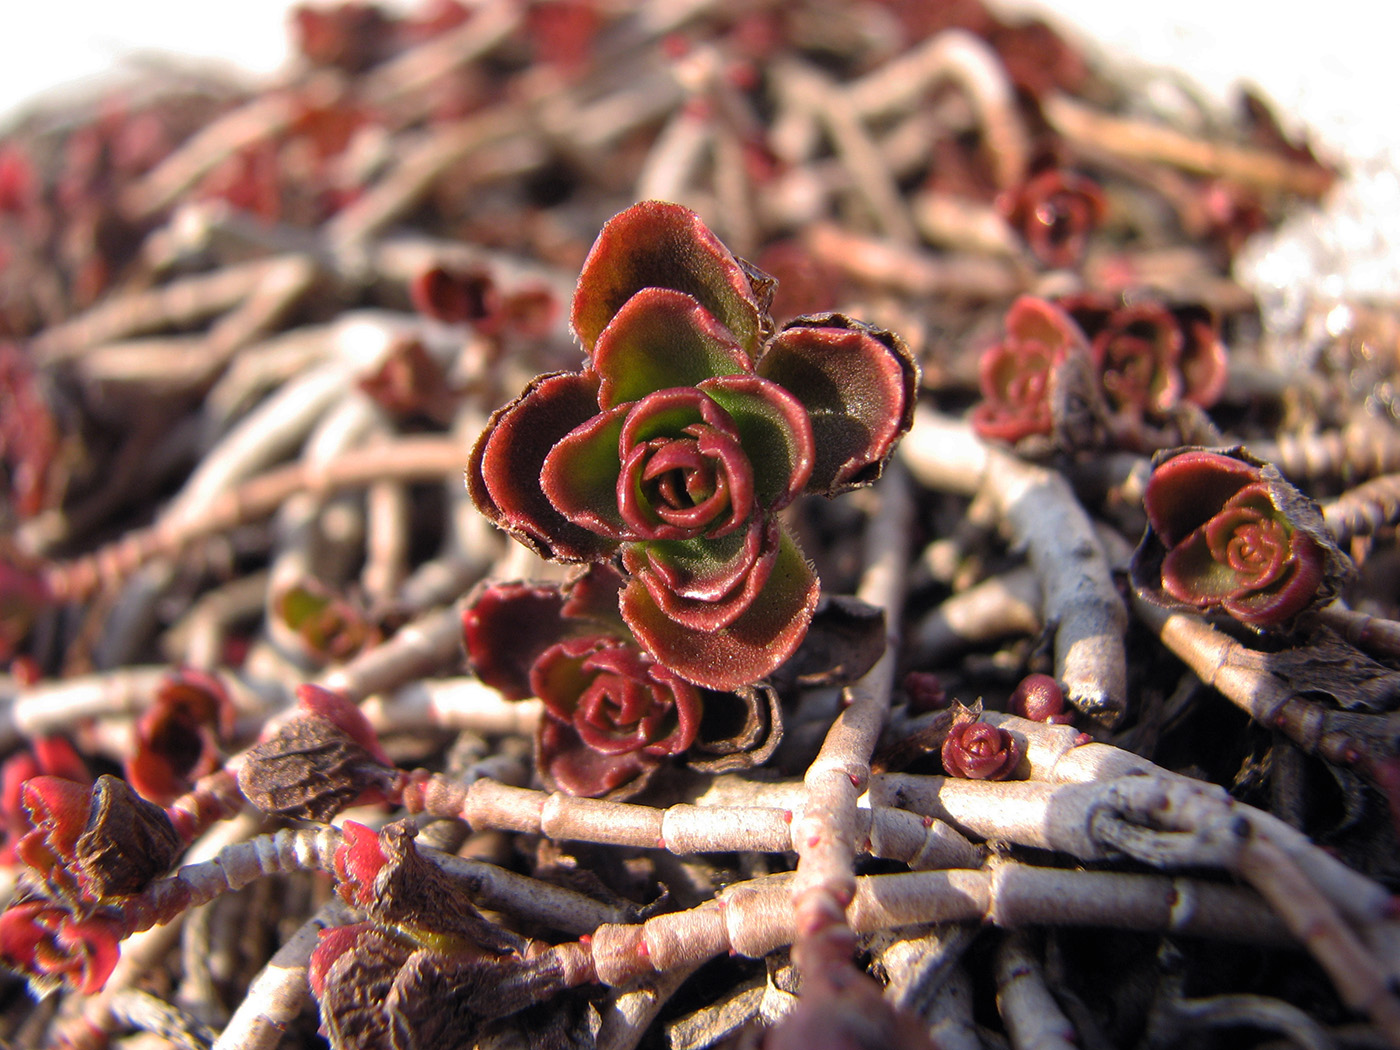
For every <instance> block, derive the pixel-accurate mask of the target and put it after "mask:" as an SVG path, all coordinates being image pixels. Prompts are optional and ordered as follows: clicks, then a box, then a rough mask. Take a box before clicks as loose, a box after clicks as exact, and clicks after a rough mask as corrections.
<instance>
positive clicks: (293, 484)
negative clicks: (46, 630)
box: [45, 437, 463, 601]
mask: <svg viewBox="0 0 1400 1050" xmlns="http://www.w3.org/2000/svg"><path fill="white" fill-rule="evenodd" d="M462 462H463V451H462V448H461V446H460V445H459V444H458V443H457V442H456V441H454V440H452V439H450V438H445V437H411V438H398V439H396V440H393V441H388V442H384V443H382V444H379V445H375V446H371V447H368V448H363V449H356V450H354V451H352V452H347V453H346V454H345V455H344V456H343V457H341V458H340V459H337V460H336V461H335V462H333V463H328V464H325V465H323V466H317V467H312V466H309V465H307V464H304V463H300V462H298V463H292V464H289V465H287V466H285V467H279V468H277V469H275V470H270V471H268V472H267V473H265V474H262V475H260V476H258V477H255V478H252V479H251V480H249V481H247V482H244V483H243V484H242V485H239V486H238V487H237V488H235V489H233V490H232V491H229V492H226V493H224V494H222V495H220V496H216V497H214V498H212V499H210V500H209V502H208V504H207V507H206V509H205V511H204V513H202V514H201V515H199V516H198V517H189V516H185V515H180V516H175V515H173V514H167V515H164V516H162V517H161V518H160V519H159V520H158V521H156V523H155V524H153V525H150V526H148V527H146V528H144V529H138V530H135V531H133V532H130V533H127V535H125V536H123V537H122V538H121V539H120V540H117V541H116V542H115V543H114V544H112V545H111V546H108V547H104V548H102V549H101V550H98V551H94V552H93V553H92V554H86V555H82V556H80V557H78V558H75V559H73V560H72V561H69V562H61V563H59V564H56V565H53V566H50V567H49V568H48V569H47V570H46V572H45V579H46V583H47V585H48V587H49V590H50V591H51V592H52V593H53V594H54V595H55V597H57V598H59V599H60V600H64V601H81V600H84V599H85V598H88V597H90V596H91V595H92V594H93V593H94V592H95V591H97V590H98V589H99V588H101V587H103V586H110V585H111V584H112V583H114V582H116V581H119V580H121V579H124V578H125V577H126V576H127V575H129V574H130V573H131V572H134V571H135V570H136V569H137V568H139V567H140V566H142V565H144V564H145V563H147V562H148V561H151V560H152V559H155V558H161V557H167V558H168V557H174V556H176V555H178V554H179V553H180V552H181V551H183V550H185V549H186V548H187V547H188V546H189V545H190V544H193V543H196V542H198V541H199V540H202V539H205V538H207V537H209V536H213V535H217V534H218V533H221V532H226V531H228V530H229V529H232V528H235V527H236V526H238V525H242V524H245V523H247V522H250V521H257V520H258V519H260V518H265V517H267V516H268V515H269V514H271V513H272V512H273V511H275V510H277V508H278V507H280V506H281V505H282V504H283V503H284V502H285V501H286V500H288V499H290V498H291V497H292V496H294V495H296V494H297V493H307V492H309V493H312V494H315V495H328V494H330V493H333V492H337V491H340V490H342V489H351V488H359V487H363V486H366V485H370V484H372V483H374V482H376V481H383V480H386V479H395V480H401V481H432V480H436V479H438V478H442V477H445V476H448V475H451V474H454V473H457V472H459V471H461V469H462Z"/></svg>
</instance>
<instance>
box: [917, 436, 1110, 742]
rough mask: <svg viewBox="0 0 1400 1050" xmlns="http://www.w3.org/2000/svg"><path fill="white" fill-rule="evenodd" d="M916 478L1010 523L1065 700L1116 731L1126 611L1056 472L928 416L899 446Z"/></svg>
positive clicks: (1086, 523) (1088, 527)
mask: <svg viewBox="0 0 1400 1050" xmlns="http://www.w3.org/2000/svg"><path fill="white" fill-rule="evenodd" d="M900 455H901V457H902V458H903V460H904V462H905V463H906V464H907V465H908V466H909V469H910V472H911V473H912V474H913V475H914V477H915V478H917V479H918V480H919V481H920V482H922V483H923V484H925V485H928V486H930V487H932V488H936V489H942V490H945V491H950V492H958V493H963V494H966V495H970V496H976V497H978V498H980V499H983V500H985V501H986V502H987V503H988V504H989V505H990V506H991V507H993V508H994V509H995V510H996V512H997V514H998V516H999V517H1000V518H1001V519H1002V520H1003V521H1004V522H1005V524H1006V527H1007V529H1008V530H1009V531H1010V533H1011V534H1012V540H1013V542H1014V543H1015V544H1016V545H1017V546H1022V547H1024V548H1025V549H1026V553H1027V556H1028V558H1029V560H1030V563H1031V565H1032V567H1034V569H1035V571H1036V575H1037V576H1038V577H1039V578H1040V581H1041V586H1042V588H1043V607H1042V615H1043V617H1044V620H1045V622H1046V623H1047V624H1051V625H1054V629H1055V673H1056V677H1057V678H1059V679H1060V680H1061V681H1062V682H1063V683H1064V685H1065V695H1066V698H1067V699H1068V700H1069V701H1070V702H1071V703H1073V704H1074V706H1075V707H1077V708H1079V709H1080V710H1081V711H1083V712H1084V713H1085V714H1087V715H1089V716H1090V717H1092V718H1094V719H1096V720H1099V721H1102V722H1105V723H1108V724H1112V723H1114V722H1116V721H1117V720H1118V719H1119V718H1121V717H1122V715H1123V710H1124V707H1125V705H1126V702H1127V658H1126V656H1125V654H1124V651H1123V634H1124V631H1125V630H1126V628H1127V611H1126V610H1125V609H1124V608H1123V602H1122V599H1121V598H1120V597H1119V596H1118V591H1117V589H1116V587H1115V586H1114V583H1113V579H1112V577H1111V575H1110V574H1109V569H1108V564H1107V562H1106V560H1105V558H1104V553H1103V551H1102V549H1101V548H1100V546H1099V541H1098V540H1097V538H1096V537H1095V534H1094V529H1093V526H1092V524H1091V523H1090V521H1089V517H1088V515H1087V514H1086V513H1085V511H1084V509H1083V508H1082V507H1081V506H1080V505H1079V502H1078V500H1076V499H1075V497H1074V494H1073V492H1072V491H1071V490H1070V488H1069V485H1068V483H1066V482H1065V480H1064V478H1063V477H1061V476H1060V475H1059V474H1057V473H1056V472H1054V471H1051V470H1048V469H1046V468H1044V467H1038V466H1035V465H1033V464H1031V463H1028V462H1026V461H1024V460H1021V459H1018V458H1017V457H1015V456H1013V455H1010V454H1009V453H1007V452H1003V451H1002V450H1000V449H998V448H994V447H992V446H990V445H988V444H986V443H984V442H983V441H981V440H980V439H979V438H978V437H977V436H976V435H975V434H973V432H972V429H971V427H970V426H969V425H968V424H966V423H961V422H958V421H955V420H952V419H949V418H947V417H944V416H940V415H938V414H937V413H935V412H932V411H927V410H925V409H923V408H921V409H920V410H919V411H918V412H917V413H916V414H915V417H914V427H913V429H912V430H911V431H910V432H909V435H908V437H906V438H905V440H904V443H903V445H901V446H900Z"/></svg>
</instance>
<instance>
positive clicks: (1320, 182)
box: [1041, 95, 1336, 198]
mask: <svg viewBox="0 0 1400 1050" xmlns="http://www.w3.org/2000/svg"><path fill="white" fill-rule="evenodd" d="M1041 109H1042V111H1043V112H1044V114H1045V119H1046V120H1048V121H1049V122H1050V126H1051V127H1052V128H1054V129H1055V131H1057V132H1058V133H1059V134H1061V135H1063V136H1064V137H1065V138H1066V139H1068V140H1069V142H1070V143H1071V145H1078V144H1082V145H1084V146H1087V147H1090V148H1092V149H1095V150H1102V151H1104V152H1107V153H1112V154H1114V155H1116V156H1119V157H1125V158H1129V159H1133V160H1142V161H1148V162H1150V163H1154V164H1171V165H1174V166H1176V167H1178V168H1184V169H1185V170H1187V171H1192V172H1195V173H1197V174H1199V175H1210V176H1214V177H1218V178H1226V179H1230V180H1231V181H1233V182H1238V183H1241V184H1243V185H1246V186H1253V187H1255V188H1256V189H1259V190H1263V191H1265V192H1272V193H1291V194H1296V195H1298V196H1302V197H1311V198H1317V197H1321V196H1322V194H1323V193H1325V192H1326V191H1327V189H1328V188H1329V187H1330V186H1331V185H1332V183H1333V182H1334V181H1335V180H1336V175H1335V174H1334V173H1333V172H1332V171H1330V170H1329V169H1327V168H1325V167H1323V166H1322V165H1320V164H1318V163H1316V162H1313V163H1304V162H1300V161H1295V160H1290V159H1288V158H1286V157H1283V156H1281V155H1279V154H1277V153H1269V152H1265V151H1263V150H1258V149H1251V148H1248V147H1244V146H1235V145H1231V144H1228V143H1223V142H1208V141H1205V140H1203V139H1200V138H1195V137H1193V136H1190V135H1186V134H1183V133H1182V132H1179V131H1175V130H1173V129H1171V128H1168V127H1166V126H1164V125H1161V124H1149V123H1146V122H1144V121H1139V120H1132V119H1128V118H1123V117H1114V116H1110V115H1109V114H1107V113H1103V112H1100V111H1098V110H1095V109H1092V108H1090V107H1089V106H1087V105H1085V104H1084V103H1082V102H1078V101H1076V100H1074V99H1071V98H1069V97H1068V96H1066V95H1053V96H1051V97H1049V98H1047V99H1045V100H1043V101H1042V103H1041Z"/></svg>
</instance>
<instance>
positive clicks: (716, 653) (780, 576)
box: [622, 534, 820, 691]
mask: <svg viewBox="0 0 1400 1050" xmlns="http://www.w3.org/2000/svg"><path fill="white" fill-rule="evenodd" d="M819 591H820V587H819V585H818V583H817V578H816V575H815V574H814V573H813V572H812V569H811V566H809V565H808V564H807V560H806V559H805V558H804V557H803V555H802V552H801V550H799V549H798V547H797V545H796V544H795V543H794V542H793V541H792V540H791V538H790V537H788V536H787V535H786V534H783V536H782V537H781V545H780V547H779V551H778V558H777V560H776V561H775V563H774V566H773V571H772V573H771V574H770V575H769V577H768V582H767V584H766V585H765V586H764V588H763V589H762V591H760V592H759V593H758V594H757V595H756V596H755V597H754V600H753V602H752V603H751V604H750V605H749V607H748V609H747V610H745V612H744V613H743V614H742V615H740V616H739V617H738V618H737V619H735V620H734V622H733V623H731V624H729V625H728V626H727V627H723V628H721V629H719V630H717V631H695V630H690V629H688V628H685V627H682V626H681V625H680V624H678V623H676V622H675V621H674V620H672V619H670V618H669V617H668V616H666V614H665V613H664V612H663V611H662V610H661V608H660V607H659V606H658V605H657V604H656V602H655V601H654V600H653V599H652V596H651V594H650V592H649V591H648V590H647V588H646V587H645V586H644V585H643V584H642V583H641V582H640V581H638V580H636V579H633V580H630V581H629V582H628V583H627V585H626V587H625V588H624V589H623V592H622V617H623V619H624V620H626V621H627V625H628V626H629V627H631V628H632V633H633V634H634V635H636V637H637V640H638V641H639V642H641V643H642V646H643V647H644V648H646V650H647V651H648V652H650V653H651V655H652V656H653V657H655V658H656V660H657V661H659V662H660V663H662V664H665V665H666V666H667V667H669V668H670V669H671V670H673V671H675V672H676V673H677V674H678V675H680V676H681V677H683V678H685V679H687V680H689V681H691V682H694V683H695V684H696V685H699V686H703V687H705V688H707V689H717V690H722V691H728V690H733V689H738V688H739V687H741V686H745V685H750V684H752V683H754V682H757V681H758V680H759V679H761V678H764V677H766V676H767V675H768V674H770V673H771V672H772V671H773V670H774V669H776V668H777V667H778V666H779V665H780V664H781V663H782V662H783V661H784V660H786V659H787V658H788V657H789V656H791V655H792V654H793V652H794V651H795V650H796V649H797V646H798V645H799V644H800V643H801V642H802V638H803V636H804V635H805V634H806V633H807V625H808V624H809V623H810V622H811V619H812V610H813V609H814V608H815V607H816V604H817V596H818V593H819Z"/></svg>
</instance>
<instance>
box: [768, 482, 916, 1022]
mask: <svg viewBox="0 0 1400 1050" xmlns="http://www.w3.org/2000/svg"><path fill="white" fill-rule="evenodd" d="M876 492H877V494H878V496H879V499H880V504H879V509H878V510H877V512H876V513H875V515H874V516H873V517H872V518H871V520H870V523H869V525H868V526H867V532H866V537H865V550H866V570H865V575H864V576H863V578H862V579H861V584H860V588H859V590H858V592H857V596H858V597H860V598H861V599H862V600H864V601H867V602H869V603H870V604H872V605H876V606H878V607H879V608H881V609H883V610H884V612H885V629H886V631H887V633H888V637H889V638H890V639H891V641H890V642H887V643H886V647H885V652H884V654H883V655H882V656H881V657H880V659H879V661H878V662H877V663H876V664H875V666H874V667H873V668H871V670H870V671H869V672H868V673H867V674H866V675H865V677H864V678H862V679H861V680H860V681H859V682H857V683H856V684H855V685H853V686H851V687H850V688H849V689H848V690H847V691H846V693H845V695H844V699H845V701H846V705H845V707H844V708H843V709H842V710H841V712H840V714H838V715H837V716H836V721H835V723H834V724H833V725H832V727H831V729H830V730H829V731H828V733H827V735H826V739H825V740H824V741H823V742H822V746H821V750H820V751H819V752H818V753H817V757H816V758H815V759H814V760H813V761H812V764H811V765H810V766H809V767H808V768H807V773H806V775H805V776H804V777H803V785H804V787H805V788H806V801H805V803H804V805H803V811H802V816H801V817H800V818H799V819H795V820H794V822H793V845H794V847H795V848H796V850H797V858H798V859H797V874H796V876H795V877H794V878H793V884H792V912H793V921H794V923H795V924H796V929H797V931H798V940H797V944H796V945H795V946H794V948H793V962H794V963H795V964H796V965H797V967H798V969H799V971H801V973H802V975H803V981H804V987H806V988H807V994H810V995H814V996H820V995H824V994H826V991H824V990H828V991H829V990H830V989H832V988H836V987H840V986H841V985H842V984H844V983H847V979H846V978H845V977H844V976H843V975H844V974H845V973H847V972H849V971H850V969H851V953H852V950H853V949H854V941H853V940H852V937H851V931H850V927H849V926H848V924H847V919H846V909H847V907H848V906H849V905H850V903H851V899H852V896H853V895H854V893H855V873H854V870H853V865H854V863H855V854H856V849H857V845H858V841H857V834H858V832H857V823H856V819H857V818H856V814H857V810H856V799H857V798H858V797H859V796H860V794H861V793H862V791H864V789H865V785H866V783H867V782H868V781H869V779H870V756H871V755H872V754H873V753H874V750H875V745H876V744H877V743H878V741H879V738H880V732H881V730H882V729H883V728H884V725H885V721H886V719H887V718H888V716H889V706H890V689H891V687H892V685H893V679H894V670H895V660H896V654H895V651H894V647H893V644H894V643H893V641H892V639H895V638H898V637H899V629H900V623H899V614H898V610H899V608H900V606H901V604H902V599H903V578H904V573H905V569H906V566H907V564H908V536H909V529H910V525H911V524H912V521H911V519H912V514H913V504H912V498H911V494H910V492H909V481H908V478H907V477H906V475H905V474H904V472H903V470H902V469H898V468H897V467H896V469H894V470H892V471H891V472H890V473H889V474H887V475H886V476H885V478H884V480H883V481H882V482H881V483H880V484H879V486H878V487H877V489H876Z"/></svg>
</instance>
